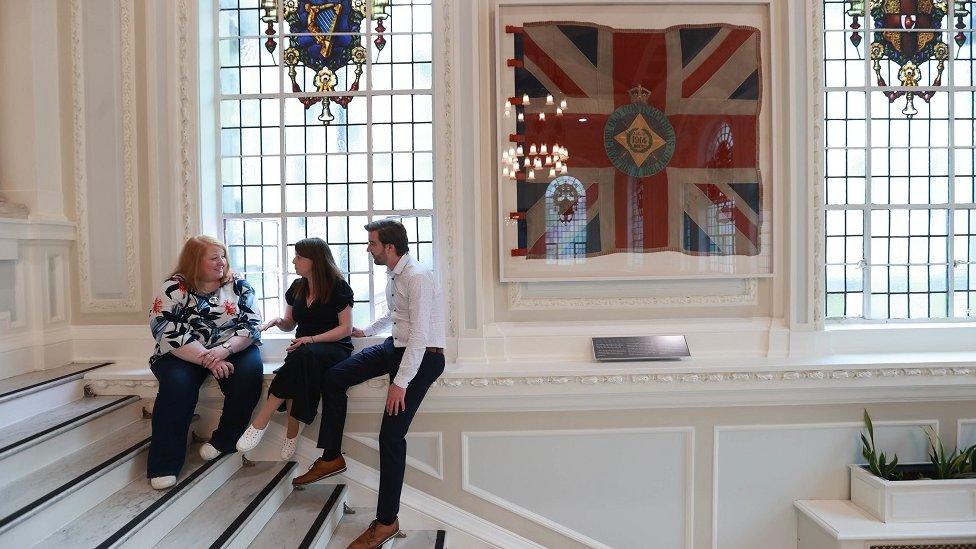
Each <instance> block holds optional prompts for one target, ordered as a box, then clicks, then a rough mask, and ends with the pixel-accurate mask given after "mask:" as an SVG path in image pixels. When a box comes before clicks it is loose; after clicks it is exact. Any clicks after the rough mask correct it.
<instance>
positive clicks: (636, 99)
mask: <svg viewBox="0 0 976 549" xmlns="http://www.w3.org/2000/svg"><path fill="white" fill-rule="evenodd" d="M650 97H651V90H649V89H647V88H645V87H644V86H641V85H640V84H638V85H637V87H634V88H630V101H631V103H647V100H648V99H650Z"/></svg>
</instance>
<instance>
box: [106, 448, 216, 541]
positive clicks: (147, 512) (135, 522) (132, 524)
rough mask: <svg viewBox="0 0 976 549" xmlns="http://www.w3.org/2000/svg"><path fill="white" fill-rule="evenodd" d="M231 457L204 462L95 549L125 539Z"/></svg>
mask: <svg viewBox="0 0 976 549" xmlns="http://www.w3.org/2000/svg"><path fill="white" fill-rule="evenodd" d="M231 455H233V454H222V455H221V456H220V457H217V458H214V459H212V460H210V461H207V462H205V463H204V464H203V465H201V466H200V467H198V468H197V469H196V470H195V471H193V472H192V473H190V474H189V475H187V477H186V478H185V479H183V480H182V481H180V482H179V483H178V484H177V485H176V486H174V487H172V488H170V489H169V491H168V492H166V493H165V494H163V495H162V497H160V498H159V499H157V500H156V501H154V502H153V503H152V505H150V506H149V507H146V508H145V509H143V510H142V512H141V513H139V514H138V515H136V516H135V517H133V518H132V520H130V521H129V522H127V523H125V524H124V525H123V526H122V527H121V528H119V529H118V530H116V531H115V533H114V534H112V535H111V536H109V537H108V539H106V540H105V541H103V542H102V543H100V544H98V546H97V547H96V549H108V548H109V547H111V546H112V545H113V544H115V543H116V542H118V541H120V540H121V539H122V538H124V537H125V535H126V534H128V533H129V532H131V531H132V530H134V529H135V528H136V527H137V526H139V525H140V524H142V523H143V522H145V521H146V519H148V518H149V517H151V516H152V515H153V513H155V512H156V511H157V510H158V509H159V508H161V507H163V506H164V505H166V503H167V502H169V500H171V499H173V498H174V497H176V495H177V494H179V493H180V492H182V491H183V490H184V489H186V487H187V486H189V485H190V484H192V483H193V482H194V481H195V480H196V479H197V478H199V477H200V476H202V475H203V474H204V473H205V472H207V470H208V469H210V468H211V467H213V466H214V465H216V464H218V463H222V462H223V461H224V458H226V457H228V456H231Z"/></svg>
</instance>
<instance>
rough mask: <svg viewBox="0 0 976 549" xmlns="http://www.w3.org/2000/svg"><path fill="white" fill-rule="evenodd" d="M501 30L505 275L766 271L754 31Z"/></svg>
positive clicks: (528, 24) (571, 24) (539, 26)
mask: <svg viewBox="0 0 976 549" xmlns="http://www.w3.org/2000/svg"><path fill="white" fill-rule="evenodd" d="M499 36H500V41H499V42H500V43H502V44H503V46H502V48H501V50H500V52H499V54H500V55H501V56H503V57H504V59H502V60H501V63H499V65H502V64H503V65H504V67H503V68H502V69H500V71H501V72H502V73H503V77H500V78H499V79H498V81H499V86H500V89H499V94H500V95H501V96H502V99H503V102H504V104H505V107H504V108H505V113H506V115H505V116H503V117H501V118H500V122H499V124H500V127H501V129H502V131H500V132H499V135H500V137H499V140H500V142H501V143H500V149H501V151H502V153H501V154H502V155H503V156H504V157H505V160H504V163H505V164H504V165H505V171H506V173H507V174H508V177H505V178H502V179H501V181H500V182H499V185H500V192H499V197H500V200H501V208H500V210H501V212H500V213H501V216H502V230H501V233H502V238H501V240H502V249H501V258H502V263H503V268H502V275H503V276H502V279H503V280H527V279H536V280H540V279H548V280H560V279H569V280H572V279H580V278H584V279H585V278H645V277H666V278H679V277H680V278H684V277H687V276H699V275H703V276H721V275H733V276H762V275H767V274H769V272H770V264H771V260H770V254H769V249H768V248H769V246H770V242H769V231H768V230H764V229H766V227H765V223H766V222H767V217H768V212H769V209H770V208H769V198H768V192H767V190H768V189H767V186H768V185H769V182H768V181H766V180H765V178H764V174H763V170H762V164H761V162H760V156H761V154H760V152H761V148H760V146H761V140H760V135H761V132H760V123H761V119H762V114H763V113H762V108H763V104H764V102H763V93H764V86H763V78H764V72H763V59H762V51H763V49H762V47H763V35H762V32H761V29H760V28H757V27H754V26H749V25H739V24H729V23H705V24H683V25H673V26H668V27H665V28H660V29H654V28H648V29H633V28H629V29H625V28H616V27H614V26H610V25H605V24H600V23H598V22H592V21H582V20H526V21H520V22H519V24H506V25H505V28H504V32H500V33H499ZM555 105H558V106H559V107H560V108H558V109H554V108H553V106H555ZM563 107H564V108H563ZM542 147H546V149H544V150H546V151H548V150H549V149H550V148H552V149H557V150H558V151H559V154H560V155H561V156H559V155H557V156H553V158H556V159H557V160H559V161H560V162H559V163H558V164H557V167H559V168H560V170H555V169H551V168H550V169H548V170H547V169H546V166H548V165H549V163H550V161H551V159H550V158H549V157H548V156H546V157H544V158H545V163H544V164H543V162H542V161H541V158H542V157H541V156H540V159H539V160H537V159H536V158H535V157H533V156H531V155H534V154H537V151H538V150H539V149H540V148H542ZM563 153H565V154H563ZM553 155H556V153H553ZM563 164H564V166H563ZM547 173H548V176H547Z"/></svg>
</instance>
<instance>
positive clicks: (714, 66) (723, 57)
mask: <svg viewBox="0 0 976 549" xmlns="http://www.w3.org/2000/svg"><path fill="white" fill-rule="evenodd" d="M752 33H753V31H752V30H746V29H739V30H733V31H732V32H730V33H729V35H728V36H726V37H725V40H723V41H722V43H721V44H719V46H718V47H717V48H715V52H714V53H713V54H712V55H711V56H710V57H709V58H708V59H706V60H705V62H704V63H702V64H701V65H699V67H698V68H697V69H695V72H693V73H691V76H689V77H688V78H685V80H684V82H682V83H681V97H691V96H692V95H694V93H695V92H696V91H698V90H699V89H700V88H701V87H702V86H704V85H705V82H708V80H709V79H710V78H711V77H712V76H715V73H716V72H718V70H719V69H720V68H722V65H724V64H725V62H726V61H728V60H729V58H730V57H732V54H734V53H735V52H736V51H738V49H739V46H741V45H742V44H744V43H745V41H746V40H748V39H749V37H750V36H752Z"/></svg>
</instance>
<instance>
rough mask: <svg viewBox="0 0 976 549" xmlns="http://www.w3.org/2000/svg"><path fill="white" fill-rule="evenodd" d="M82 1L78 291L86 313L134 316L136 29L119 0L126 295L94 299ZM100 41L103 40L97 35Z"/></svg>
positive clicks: (76, 33) (127, 4) (76, 56)
mask: <svg viewBox="0 0 976 549" xmlns="http://www.w3.org/2000/svg"><path fill="white" fill-rule="evenodd" d="M82 4H83V2H82V0H72V2H71V52H72V54H71V55H72V67H71V85H72V98H73V127H74V132H73V142H74V143H73V144H74V147H73V151H74V164H75V173H74V178H75V214H76V217H77V230H78V237H77V242H78V264H79V269H78V270H79V275H80V279H81V280H80V281H79V288H80V290H81V310H82V312H134V311H139V310H141V309H142V303H141V302H140V296H139V294H140V291H139V277H140V274H139V271H138V265H139V264H138V257H139V253H138V240H137V238H136V235H137V231H138V212H137V210H136V208H137V207H138V195H137V193H138V189H137V182H136V156H135V155H136V133H135V121H136V107H135V93H136V92H135V68H134V57H135V54H136V52H135V40H134V36H135V29H134V21H133V17H134V16H135V8H134V6H133V0H119V27H120V31H119V32H120V34H119V39H120V49H119V56H120V62H121V66H120V71H121V78H122V81H121V90H120V92H121V128H122V178H123V181H122V188H123V216H124V223H123V226H122V227H121V229H122V230H123V231H124V244H125V251H124V257H125V264H126V282H127V287H126V294H125V297H123V298H120V299H99V298H96V297H95V296H94V295H92V286H91V280H92V276H91V275H92V265H91V251H90V245H91V236H90V234H89V222H88V216H89V214H90V213H94V212H89V209H88V191H89V188H88V164H87V161H86V156H87V152H86V151H87V125H86V113H85V71H84V62H85V56H84V29H83V28H84V19H83V13H82V11H83V5H82ZM99 38H100V39H101V38H102V37H99Z"/></svg>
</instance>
